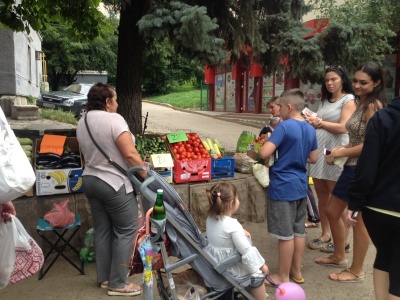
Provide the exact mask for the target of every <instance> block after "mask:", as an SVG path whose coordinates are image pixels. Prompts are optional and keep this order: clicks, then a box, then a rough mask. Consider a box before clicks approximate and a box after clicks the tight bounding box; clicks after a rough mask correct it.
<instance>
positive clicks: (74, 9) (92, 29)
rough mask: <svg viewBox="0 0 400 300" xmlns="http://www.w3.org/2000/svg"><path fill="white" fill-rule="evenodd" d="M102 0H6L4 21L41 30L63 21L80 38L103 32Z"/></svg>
mask: <svg viewBox="0 0 400 300" xmlns="http://www.w3.org/2000/svg"><path fill="white" fill-rule="evenodd" d="M100 1H101V0H71V1H63V0H18V1H16V0H2V1H1V2H0V25H3V26H6V27H7V28H10V29H12V30H16V31H26V32H29V31H30V27H31V28H32V29H34V30H36V31H40V30H42V29H44V28H45V27H47V26H48V25H49V24H51V23H57V24H63V25H64V26H65V27H66V32H67V33H68V34H69V35H70V36H73V37H79V39H90V38H94V37H97V36H99V35H100V34H102V33H103V32H102V29H109V28H108V27H107V26H105V17H104V15H103V14H102V13H101V12H100V11H99V10H98V9H97V7H98V6H99V4H100Z"/></svg>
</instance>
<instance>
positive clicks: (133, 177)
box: [126, 166, 146, 191]
mask: <svg viewBox="0 0 400 300" xmlns="http://www.w3.org/2000/svg"><path fill="white" fill-rule="evenodd" d="M139 171H146V168H145V167H142V166H136V167H130V168H129V169H128V171H126V176H128V178H129V179H130V181H132V184H133V189H134V190H135V191H139V187H140V185H141V184H142V182H143V178H142V177H140V176H139V175H138V173H137V172H139Z"/></svg>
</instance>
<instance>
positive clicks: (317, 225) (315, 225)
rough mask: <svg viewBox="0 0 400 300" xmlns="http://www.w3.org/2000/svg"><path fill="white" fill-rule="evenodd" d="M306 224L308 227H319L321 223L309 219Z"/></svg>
mask: <svg viewBox="0 0 400 300" xmlns="http://www.w3.org/2000/svg"><path fill="white" fill-rule="evenodd" d="M305 226H306V228H317V227H319V223H314V222H310V221H307V222H306V224H305Z"/></svg>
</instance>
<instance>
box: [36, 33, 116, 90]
mask: <svg viewBox="0 0 400 300" xmlns="http://www.w3.org/2000/svg"><path fill="white" fill-rule="evenodd" d="M66 31H67V29H66V28H65V27H64V26H59V25H48V26H47V27H46V28H44V29H43V30H42V31H41V33H42V35H43V43H42V50H43V52H44V53H45V55H46V60H47V66H48V81H49V84H50V87H51V89H52V90H58V89H59V88H60V87H62V86H67V85H69V84H71V83H73V82H74V80H75V77H76V74H77V72H78V71H82V70H88V69H89V70H96V71H104V70H106V71H107V72H108V73H109V75H110V78H111V79H112V78H113V77H114V78H115V72H116V62H117V49H116V46H117V37H116V36H114V35H109V36H107V38H104V39H103V38H101V37H97V38H96V39H94V40H93V41H90V42H87V41H84V42H77V41H75V40H71V38H70V36H69V35H68V34H66Z"/></svg>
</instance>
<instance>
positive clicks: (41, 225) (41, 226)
mask: <svg viewBox="0 0 400 300" xmlns="http://www.w3.org/2000/svg"><path fill="white" fill-rule="evenodd" d="M80 226H81V216H80V215H79V214H76V215H75V221H74V223H72V224H71V225H69V226H66V227H63V228H54V227H51V226H50V223H49V222H47V221H45V220H44V219H42V218H39V219H38V223H37V233H38V234H39V236H41V237H42V239H43V240H45V241H46V242H47V243H48V244H49V245H50V246H51V249H50V250H49V251H48V252H47V254H46V255H45V256H44V263H43V267H42V268H41V269H40V272H39V280H40V279H42V278H43V277H44V275H46V273H47V272H48V271H49V270H50V268H51V267H52V266H53V264H54V263H55V262H56V260H57V259H58V258H59V257H60V256H62V257H64V258H65V259H66V260H67V261H68V262H69V263H70V264H71V265H72V266H73V267H74V268H75V269H77V270H78V271H79V272H80V273H81V274H82V275H84V274H85V269H84V266H83V262H82V261H81V259H80V256H79V251H78V250H77V249H76V248H75V247H73V246H72V245H71V244H70V242H71V240H72V238H73V237H74V236H75V234H76V233H77V232H78V230H79V228H80ZM46 232H52V233H54V234H55V235H56V236H57V239H56V241H55V242H54V241H52V240H50V239H49V238H48V237H46ZM67 232H70V235H69V237H68V238H67V237H64V236H65V234H66V233H67ZM67 246H68V247H69V248H70V249H71V250H72V251H73V252H75V254H76V255H77V258H78V259H79V262H80V267H79V266H78V265H77V264H76V263H75V262H73V261H72V260H71V259H70V258H69V257H68V256H66V255H65V253H64V251H65V250H66V248H67ZM53 252H57V255H56V256H55V257H54V258H53V259H52V260H51V261H50V263H49V264H48V266H46V263H48V261H47V260H48V258H49V256H50V254H51V253H53Z"/></svg>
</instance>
